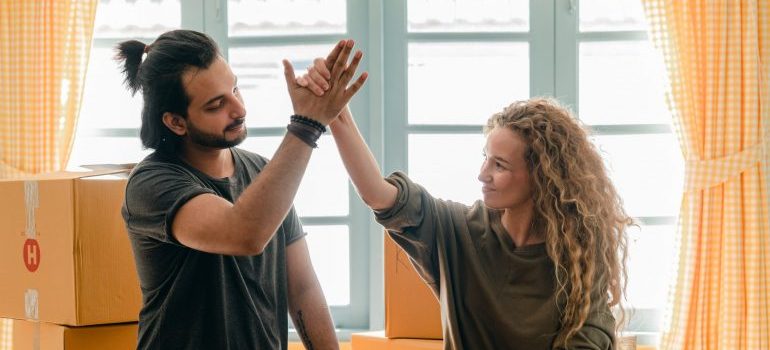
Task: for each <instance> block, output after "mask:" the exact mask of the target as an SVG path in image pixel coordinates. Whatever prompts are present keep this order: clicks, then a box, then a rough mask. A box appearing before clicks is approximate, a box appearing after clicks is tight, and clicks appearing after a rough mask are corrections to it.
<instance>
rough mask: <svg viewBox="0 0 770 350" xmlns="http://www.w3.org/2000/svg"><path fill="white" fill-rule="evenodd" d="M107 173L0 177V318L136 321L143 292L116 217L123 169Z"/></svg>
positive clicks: (85, 322)
mask: <svg viewBox="0 0 770 350" xmlns="http://www.w3.org/2000/svg"><path fill="white" fill-rule="evenodd" d="M109 172H110V171H105V170H102V171H94V172H80V173H57V174H47V175H41V176H37V177H35V178H33V179H30V180H26V181H25V180H0V197H2V198H3V200H2V202H0V223H1V224H0V281H2V282H0V317H7V318H15V319H29V320H39V321H43V322H48V323H56V324H62V325H71V326H82V325H94V324H105V323H122V322H133V321H136V320H137V318H138V314H139V309H140V307H141V291H140V289H139V282H138V280H137V276H136V269H135V267H134V259H133V254H132V252H131V247H130V245H129V241H128V234H127V233H126V229H125V225H124V223H123V219H122V217H121V215H120V207H121V204H122V202H123V195H124V192H125V187H126V178H127V174H125V173H121V174H112V175H105V173H109ZM111 172H115V171H114V170H113V171H111Z"/></svg>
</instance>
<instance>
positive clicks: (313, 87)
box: [297, 74, 324, 96]
mask: <svg viewBox="0 0 770 350" xmlns="http://www.w3.org/2000/svg"><path fill="white" fill-rule="evenodd" d="M297 85H299V86H302V87H304V88H307V89H308V90H310V91H312V92H313V93H314V94H315V95H316V96H323V95H324V89H323V88H321V87H320V86H318V84H316V83H315V82H314V81H313V79H311V78H310V77H309V76H308V75H307V74H305V75H303V76H301V77H299V78H297Z"/></svg>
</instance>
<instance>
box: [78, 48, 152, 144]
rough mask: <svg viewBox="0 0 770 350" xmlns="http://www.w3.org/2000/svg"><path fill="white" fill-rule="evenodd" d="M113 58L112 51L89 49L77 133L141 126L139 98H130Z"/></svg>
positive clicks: (107, 49)
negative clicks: (80, 131)
mask: <svg viewBox="0 0 770 350" xmlns="http://www.w3.org/2000/svg"><path fill="white" fill-rule="evenodd" d="M114 56H115V52H114V51H113V50H112V49H111V48H96V47H94V48H92V49H91V57H90V59H89V61H88V73H87V74H86V83H85V86H84V90H83V105H82V107H81V108H80V116H79V117H78V126H77V127H78V130H92V129H100V128H138V127H139V126H140V125H141V124H142V94H141V92H139V93H137V94H136V96H134V97H131V93H130V92H129V91H128V89H126V88H125V86H124V85H123V76H122V74H121V73H120V68H119V66H118V63H117V62H115V60H113V57H114Z"/></svg>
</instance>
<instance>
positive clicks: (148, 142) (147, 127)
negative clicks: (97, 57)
mask: <svg viewBox="0 0 770 350" xmlns="http://www.w3.org/2000/svg"><path fill="white" fill-rule="evenodd" d="M115 49H116V51H117V55H116V57H115V59H116V60H118V61H119V62H120V61H122V62H123V67H122V72H123V74H125V80H124V84H125V85H126V87H127V88H128V90H129V91H130V92H131V95H132V96H133V95H135V94H136V92H137V91H139V90H141V91H142V97H143V100H144V106H143V107H142V127H141V130H140V131H139V138H140V139H141V140H142V145H144V147H145V148H151V149H155V150H158V151H162V152H175V151H176V149H177V147H178V145H179V142H180V141H181V138H180V137H179V136H178V135H176V134H174V133H173V132H171V130H169V129H168V127H166V125H165V124H163V120H162V119H163V114H164V113H166V112H171V113H174V114H178V115H180V116H182V117H184V118H186V117H187V107H188V106H189V104H190V98H189V96H188V95H187V93H186V92H185V89H184V86H183V84H182V75H183V74H184V73H185V71H187V70H188V69H190V68H198V69H206V68H208V67H209V66H210V65H211V63H212V62H214V59H216V57H217V56H219V55H220V54H219V48H218V47H217V44H216V43H215V42H214V40H213V39H211V37H209V36H208V35H206V34H204V33H200V32H196V31H192V30H172V31H169V32H166V33H163V34H162V35H161V36H159V37H158V38H157V39H156V40H155V42H153V43H152V44H150V45H146V44H144V43H142V42H140V41H137V40H128V41H124V42H121V43H119V44H118V45H117V47H116V48H115ZM145 53H147V57H146V58H145V59H144V60H142V56H143V55H144V54H145Z"/></svg>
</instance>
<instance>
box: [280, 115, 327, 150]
mask: <svg viewBox="0 0 770 350" xmlns="http://www.w3.org/2000/svg"><path fill="white" fill-rule="evenodd" d="M286 130H288V131H289V132H290V133H292V134H293V135H294V136H296V137H297V138H298V139H300V140H302V142H304V143H306V144H307V145H308V146H310V147H313V148H318V144H317V143H316V141H318V139H319V138H320V137H321V131H319V130H318V129H317V128H315V127H312V126H309V125H307V124H303V123H300V122H295V121H292V122H291V123H289V125H286Z"/></svg>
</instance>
